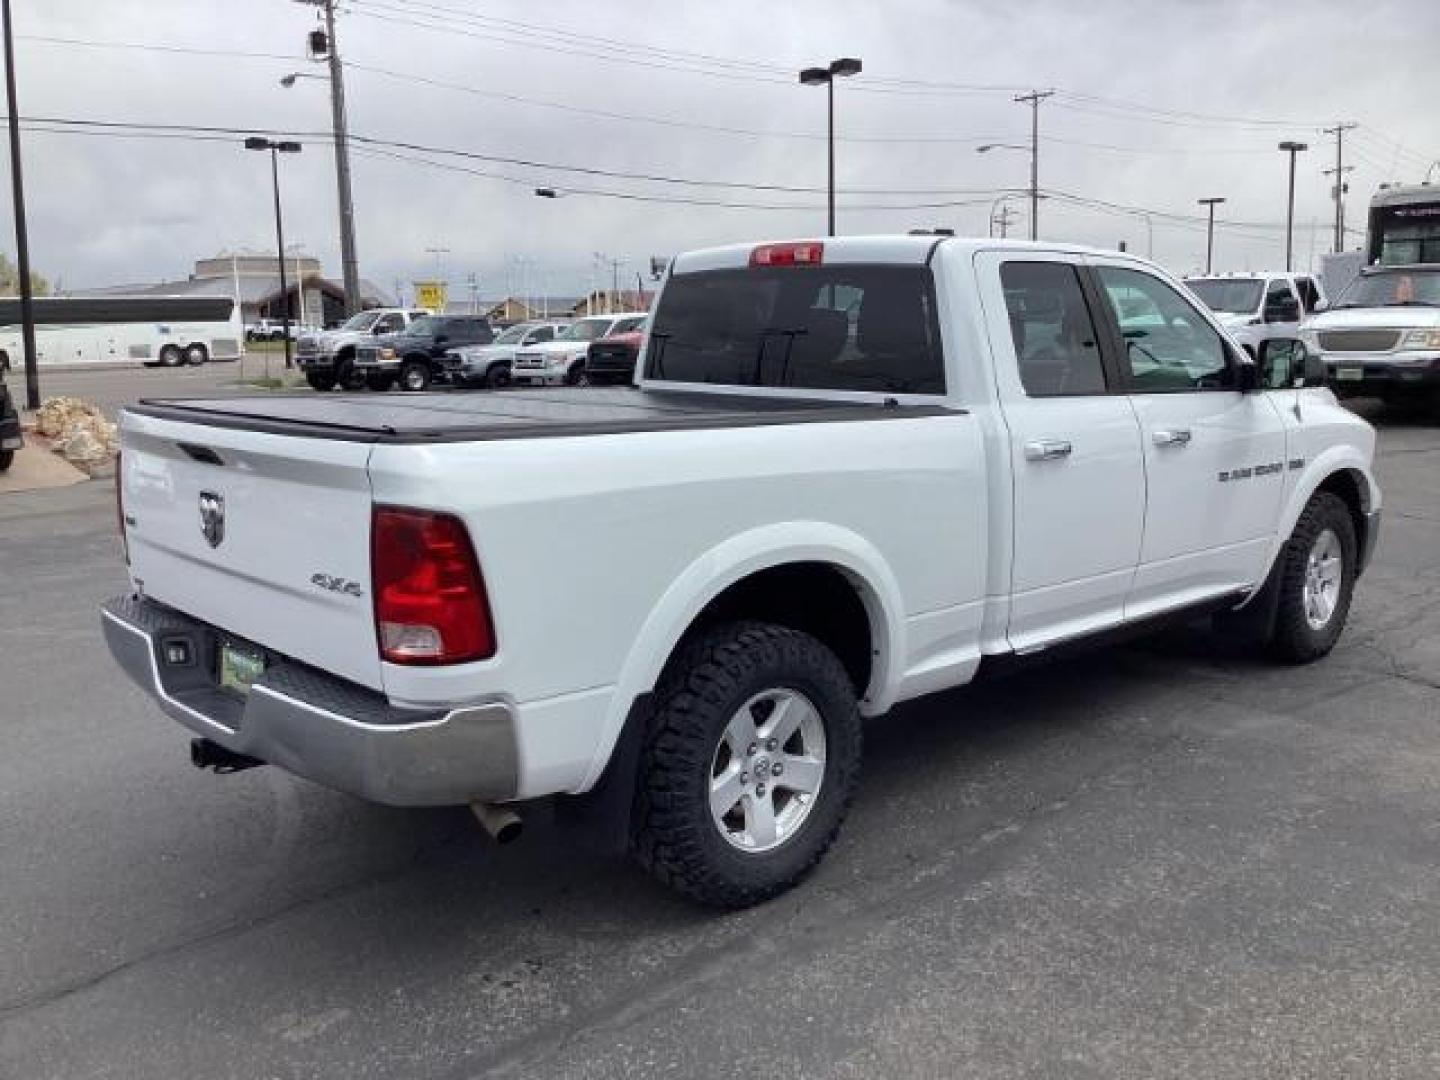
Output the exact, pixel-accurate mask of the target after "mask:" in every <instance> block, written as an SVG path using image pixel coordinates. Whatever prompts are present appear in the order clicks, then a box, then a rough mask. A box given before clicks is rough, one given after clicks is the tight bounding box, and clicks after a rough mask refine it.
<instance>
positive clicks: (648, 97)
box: [0, 0, 1440, 297]
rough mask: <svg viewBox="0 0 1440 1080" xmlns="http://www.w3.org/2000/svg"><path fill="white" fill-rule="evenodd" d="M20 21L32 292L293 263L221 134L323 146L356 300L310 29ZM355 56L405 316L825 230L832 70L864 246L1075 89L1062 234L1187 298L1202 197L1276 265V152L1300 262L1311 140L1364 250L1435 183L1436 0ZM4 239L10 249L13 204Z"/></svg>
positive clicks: (1061, 5) (566, 17) (772, 4)
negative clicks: (198, 262) (1291, 158)
mask: <svg viewBox="0 0 1440 1080" xmlns="http://www.w3.org/2000/svg"><path fill="white" fill-rule="evenodd" d="M15 7H16V15H15V21H16V33H17V35H18V36H19V40H18V41H17V54H18V55H17V70H18V74H19V81H20V94H21V101H20V113H21V115H22V116H24V117H27V118H36V119H35V120H33V121H31V122H30V123H29V124H28V130H26V132H25V133H24V136H23V138H24V147H25V151H24V152H25V167H26V176H27V187H28V199H29V217H30V228H31V245H32V260H33V262H34V264H35V267H36V269H38V270H39V271H40V272H42V273H44V274H46V275H48V276H49V277H51V278H52V279H55V278H60V279H61V280H62V281H63V283H64V284H65V285H67V286H73V287H82V286H95V285H106V284H115V283H121V282H136V281H154V280H160V279H162V278H173V277H183V276H184V275H185V274H186V273H188V272H189V270H190V268H191V264H192V263H193V261H194V259H196V258H197V257H204V256H208V255H212V254H214V253H216V252H219V251H222V250H231V249H237V248H239V249H245V248H249V249H255V250H261V251H264V250H270V249H272V248H273V244H274V240H273V236H274V233H273V219H272V217H271V202H270V198H271V195H270V184H269V175H268V168H267V162H266V161H265V159H264V158H262V157H261V156H260V155H258V154H247V153H246V152H244V151H243V150H242V149H241V148H240V146H239V135H238V134H235V135H231V134H227V133H225V132H224V131H219V132H213V131H212V132H210V133H208V137H206V138H197V137H195V136H196V135H197V134H204V133H199V132H196V131H195V130H194V129H197V128H212V129H214V128H218V129H237V130H238V129H244V130H247V131H251V130H253V131H255V132H262V133H264V132H286V133H289V132H300V133H307V134H306V135H302V139H303V140H304V141H306V146H305V149H304V151H303V153H301V154H300V155H299V156H298V157H293V158H289V159H286V160H284V161H282V166H283V175H282V186H283V189H284V200H285V211H286V221H287V239H293V240H297V241H300V242H302V243H303V244H304V245H305V247H306V249H307V250H309V251H312V252H315V253H317V254H318V255H319V256H320V257H321V258H322V260H323V261H324V264H325V267H326V269H327V271H328V272H331V273H332V274H334V275H335V276H337V277H338V275H339V257H338V240H337V228H336V211H335V181H334V163H333V156H332V153H331V150H330V147H329V146H328V144H327V143H326V142H325V141H324V140H323V137H322V133H324V132H326V131H328V128H329V100H328V95H327V92H326V85H325V83H324V82H323V81H320V80H308V79H307V80H301V81H299V82H298V83H297V84H296V85H295V86H294V87H293V88H291V89H288V90H287V89H283V88H282V87H281V86H280V85H279V79H280V77H281V76H283V75H285V74H286V73H287V72H291V71H303V72H310V73H315V74H320V73H322V72H323V70H324V69H323V67H322V66H319V65H314V64H311V63H309V62H308V61H306V60H305V58H304V47H303V46H304V37H305V34H306V32H307V31H309V30H311V29H312V28H314V27H315V26H316V21H315V17H316V15H315V9H314V8H313V7H311V6H309V5H307V4H304V3H297V2H295V0H244V2H243V3H240V2H236V0H65V2H64V3H44V4H40V3H25V2H20V3H17V4H16V5H15ZM1362 16H1363V21H1362ZM339 37H340V46H341V52H342V54H343V55H344V57H345V59H346V61H347V64H348V65H350V66H349V68H348V74H347V84H346V85H347V94H348V97H349V115H350V124H351V132H352V134H353V135H355V136H358V137H361V138H363V139H365V140H370V141H368V142H365V143H363V144H359V143H357V146H356V153H355V155H354V172H355V204H356V214H357V232H358V247H359V254H360V261H361V271H362V273H363V274H364V275H365V276H367V277H370V278H372V279H374V280H375V281H377V282H380V283H381V284H383V285H384V286H385V287H387V288H389V289H392V290H393V288H394V283H395V282H396V281H397V280H399V281H405V282H409V281H412V280H414V279H416V278H418V277H428V276H430V275H431V274H432V273H433V272H434V271H435V269H436V267H437V263H438V265H439V268H440V270H441V272H442V273H443V275H444V276H445V277H447V278H449V279H450V280H451V282H452V283H453V285H452V287H453V288H454V289H455V290H456V291H458V292H460V293H462V294H463V293H464V285H463V283H464V282H465V281H466V280H467V279H468V278H469V276H470V275H471V274H474V275H477V276H478V279H479V281H480V282H481V285H480V291H481V292H482V294H484V295H485V296H487V297H488V296H494V295H498V294H501V293H504V292H506V291H507V288H508V290H510V291H519V290H520V288H521V287H522V273H523V274H524V276H525V278H526V279H528V280H526V281H525V287H526V288H528V289H529V290H530V291H532V292H533V291H536V290H538V289H539V288H540V287H541V286H542V285H544V286H548V288H549V289H550V291H552V292H555V293H567V292H580V291H582V290H583V289H584V288H585V286H586V285H587V283H588V282H589V280H590V278H591V275H592V273H594V271H593V266H594V264H595V262H596V259H595V253H603V254H604V255H605V256H606V257H608V258H611V259H620V260H623V271H622V273H623V274H624V277H625V280H626V281H627V282H630V283H633V281H634V275H635V273H636V272H637V271H641V270H644V269H645V268H646V265H647V260H648V257H649V256H651V255H652V254H667V253H672V252H674V251H677V250H681V249H684V248H687V247H694V246H699V245H706V244H712V243H717V242H726V241H732V240H743V239H755V238H761V237H782V236H813V235H817V234H819V233H821V232H822V231H823V229H824V195H823V188H824V183H825V158H824V140H823V135H824V130H825V128H824V123H825V111H824V105H825V102H824V91H823V89H815V88H809V87H804V86H800V85H798V83H797V82H796V79H795V72H796V71H797V70H798V69H799V68H800V67H802V66H808V65H811V64H815V63H824V62H827V61H829V60H830V59H831V58H833V57H839V56H858V57H860V58H861V59H862V60H863V62H864V71H863V73H862V74H860V75H859V76H857V77H855V78H853V79H850V80H847V81H845V82H843V83H841V84H840V85H839V87H838V91H837V114H838V124H837V127H838V132H839V134H840V136H841V138H842V139H843V140H844V141H842V142H840V143H839V144H838V158H839V166H838V172H839V186H840V188H841V191H842V194H841V197H840V202H841V210H840V231H842V232H885V231H894V230H904V229H907V228H910V227H914V226H918V225H946V226H952V227H954V228H956V229H957V231H960V232H964V233H969V234H976V233H978V234H981V235H983V234H984V233H985V232H986V231H987V227H988V225H987V223H988V220H989V218H990V215H991V212H992V207H993V204H994V200H995V199H996V197H997V196H998V195H1001V194H1003V193H1004V192H1005V190H1006V189H1020V188H1023V187H1024V186H1025V185H1026V184H1027V183H1028V175H1027V174H1028V158H1027V156H1026V154H1025V153H1023V152H1016V151H1010V150H1004V149H1001V150H996V151H993V152H991V153H987V154H983V155H982V154H977V153H976V150H975V147H976V146H977V145H979V144H982V143H985V142H992V141H1000V142H1015V143H1020V142H1024V141H1025V140H1027V139H1028V136H1029V112H1028V108H1027V107H1026V106H1023V105H1019V104H1016V103H1014V102H1013V100H1012V99H1013V97H1014V95H1015V94H1016V93H1018V92H1022V91H1024V90H1026V89H1029V88H1032V87H1035V88H1044V89H1050V88H1053V89H1055V90H1056V91H1057V93H1056V95H1055V96H1054V97H1053V98H1051V99H1049V100H1048V101H1046V103H1045V104H1044V105H1043V106H1042V110H1041V133H1042V134H1041V177H1040V182H1041V186H1042V188H1044V189H1045V190H1047V191H1049V192H1051V193H1052V195H1051V197H1050V198H1048V199H1046V200H1045V201H1044V202H1043V203H1042V204H1041V212H1040V229H1041V235H1042V236H1044V237H1052V238H1063V239H1067V240H1079V241H1084V242H1089V243H1096V244H1103V245H1106V246H1113V245H1115V244H1116V242H1118V241H1120V240H1122V239H1123V240H1126V241H1128V243H1129V245H1130V247H1131V250H1133V251H1138V252H1141V253H1144V252H1145V251H1146V250H1147V249H1151V250H1153V254H1154V256H1155V257H1156V258H1157V259H1158V260H1160V261H1162V262H1164V263H1165V264H1167V265H1169V266H1170V267H1171V268H1172V269H1175V270H1177V271H1181V272H1185V271H1189V270H1192V269H1194V268H1195V267H1196V266H1197V265H1198V264H1199V263H1201V262H1203V258H1204V241H1205V235H1204V228H1203V225H1202V224H1200V223H1199V218H1198V214H1199V211H1200V208H1199V207H1197V206H1196V205H1195V200H1196V199H1198V198H1200V197H1202V196H1212V195H1218V196H1224V197H1226V198H1227V199H1228V200H1229V201H1228V202H1227V203H1226V205H1225V206H1224V207H1222V208H1221V215H1220V218H1221V221H1222V226H1221V228H1220V229H1219V230H1218V232H1217V237H1216V246H1217V264H1218V266H1219V267H1221V268H1228V269H1243V268H1246V267H1251V268H1259V267H1268V266H1274V265H1277V264H1278V263H1280V262H1281V260H1282V258H1283V228H1282V227H1283V222H1284V216H1285V160H1284V156H1283V155H1282V154H1280V153H1279V152H1278V151H1277V150H1276V149H1275V144H1276V142H1277V141H1278V140H1280V139H1298V140H1301V141H1304V142H1308V143H1309V144H1310V145H1311V148H1312V149H1311V151H1310V152H1309V153H1308V154H1305V155H1302V157H1301V160H1300V168H1299V173H1298V181H1297V210H1296V220H1297V237H1296V251H1297V261H1299V262H1301V263H1306V262H1308V261H1309V260H1310V259H1311V257H1312V254H1314V253H1318V252H1321V251H1325V250H1327V249H1328V246H1329V244H1330V242H1331V221H1332V213H1333V210H1332V204H1331V202H1330V200H1329V184H1330V180H1329V179H1328V178H1326V177H1325V176H1322V175H1321V173H1320V170H1321V169H1322V168H1327V167H1331V166H1333V164H1334V142H1333V139H1332V138H1331V137H1330V136H1327V135H1324V134H1322V132H1321V129H1322V128H1324V127H1327V126H1330V125H1332V124H1333V123H1335V122H1336V121H1342V120H1343V121H1353V122H1356V123H1358V124H1359V125H1360V126H1359V127H1358V128H1356V129H1355V130H1354V131H1353V132H1351V133H1349V134H1348V135H1347V151H1348V152H1347V159H1348V161H1347V163H1348V164H1353V165H1354V166H1355V171H1354V172H1353V173H1351V174H1349V176H1348V180H1349V182H1350V186H1351V191H1352V194H1351V197H1350V202H1349V205H1350V222H1351V224H1352V225H1355V226H1357V227H1361V228H1363V224H1364V205H1365V202H1366V200H1368V198H1369V196H1370V194H1371V193H1373V191H1374V190H1375V188H1376V186H1377V185H1378V184H1379V183H1381V182H1382V181H1385V180H1401V181H1406V182H1414V181H1418V180H1419V179H1420V178H1421V177H1422V176H1423V175H1424V173H1425V170H1426V166H1427V164H1428V163H1429V162H1430V161H1431V160H1433V159H1434V158H1436V157H1437V156H1440V112H1437V110H1436V109H1435V108H1434V105H1433V92H1432V91H1433V83H1434V79H1435V66H1434V48H1435V45H1436V42H1437V41H1440V3H1433V2H1428V0H1427V2H1423V3H1421V2H1414V0H1367V2H1366V3H1364V4H1361V3H1358V2H1357V0H1306V2H1304V3H1291V4H1274V3H1271V2H1250V0H1084V2H1072V0H1005V2H990V0H886V2H885V3H875V2H873V0H726V2H724V3H718V2H714V0H707V2H704V3H701V2H697V0H625V2H623V3H622V2H619V0H612V2H611V3H608V4H607V3H596V2H595V0H588V2H584V3H581V2H578V0H549V2H547V3H543V4H537V3H534V2H533V0H345V4H344V9H343V12H342V14H341V17H340V24H339ZM39 118H48V119H49V120H52V121H55V120H58V121H64V122H65V123H64V124H61V125H58V126H57V125H56V124H54V123H49V124H44V123H40V122H38V120H39ZM76 121H103V122H115V123H119V122H124V123H141V124H147V125H178V126H181V127H184V128H187V129H190V130H189V131H188V133H187V132H182V131H178V130H171V131H167V132H161V131H151V132H150V133H149V136H148V137H138V136H136V135H134V134H125V132H126V131H127V130H133V129H114V128H110V129H104V130H107V131H108V132H109V133H108V134H103V135H102V134H95V133H94V132H96V131H98V130H101V129H97V128H89V129H87V130H88V131H90V132H91V133H90V134H81V133H77V131H76V125H75V123H74V122H76ZM310 133H314V136H313V137H312V136H311V135H310ZM161 135H165V136H167V137H159V136H161ZM182 136H183V137H182ZM397 144H404V145H397ZM441 151H446V153H442V152H441ZM504 159H508V160H504ZM521 162H524V163H528V164H520V163H521ZM586 170H590V171H586ZM1436 172H1437V174H1440V167H1437V170H1436ZM606 174H609V175H606ZM616 174H620V175H616ZM641 176H644V177H651V178H655V179H640V178H639V177H641ZM677 181H678V182H677ZM536 186H546V187H552V188H555V189H558V190H559V191H560V192H561V193H562V197H561V198H559V199H555V200H546V199H539V198H536V197H535V196H534V194H533V189H534V188H535V187H536ZM618 196H624V197H623V198H622V197H618ZM1011 205H1012V206H1013V207H1014V208H1015V210H1016V211H1017V212H1019V211H1022V210H1024V209H1025V202H1024V200H1023V199H1020V198H1014V199H1013V200H1012V202H1011ZM1141 211H1145V212H1148V213H1146V214H1142V213H1141ZM3 216H4V218H5V221H4V229H5V234H4V237H3V239H0V247H3V248H6V249H9V248H10V247H11V246H12V242H13V232H12V231H11V222H10V215H9V208H8V201H7V203H6V207H5V209H4V211H3ZM1012 228H1013V229H1014V230H1016V231H1019V232H1023V231H1024V230H1025V229H1026V228H1027V225H1026V224H1025V219H1024V218H1023V217H1021V218H1020V219H1019V220H1018V221H1017V222H1016V223H1015V224H1014V225H1013V226H1012ZM1351 241H1352V243H1353V242H1357V241H1358V236H1353V237H1351ZM434 248H446V249H448V253H444V254H441V255H438V256H437V255H435V254H431V253H427V249H434ZM606 273H607V275H608V271H606Z"/></svg>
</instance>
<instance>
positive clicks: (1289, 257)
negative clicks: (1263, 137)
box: [1278, 139, 1310, 271]
mask: <svg viewBox="0 0 1440 1080" xmlns="http://www.w3.org/2000/svg"><path fill="white" fill-rule="evenodd" d="M1278 149H1279V150H1280V151H1281V152H1282V153H1285V154H1289V155H1290V193H1289V197H1288V198H1287V199H1286V202H1285V269H1286V270H1287V271H1288V270H1290V269H1291V264H1292V263H1293V262H1294V253H1295V155H1296V154H1299V153H1301V152H1302V151H1305V150H1309V149H1310V147H1309V145H1308V144H1306V143H1303V142H1295V141H1294V140H1293V139H1286V140H1285V141H1284V142H1282V143H1280V144H1279V147H1278Z"/></svg>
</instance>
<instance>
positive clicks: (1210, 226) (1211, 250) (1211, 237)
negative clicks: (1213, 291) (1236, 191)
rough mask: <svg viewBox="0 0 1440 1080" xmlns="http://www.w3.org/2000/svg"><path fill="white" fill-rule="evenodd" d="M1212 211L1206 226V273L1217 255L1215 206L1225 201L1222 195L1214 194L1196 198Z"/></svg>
mask: <svg viewBox="0 0 1440 1080" xmlns="http://www.w3.org/2000/svg"><path fill="white" fill-rule="evenodd" d="M1196 201H1197V202H1199V204H1200V205H1201V206H1203V207H1205V208H1206V209H1207V210H1209V211H1210V220H1209V222H1208V223H1207V224H1206V226H1205V273H1207V274H1208V273H1210V269H1211V265H1212V263H1213V261H1214V257H1215V207H1217V206H1219V205H1220V204H1221V203H1223V202H1224V201H1225V199H1224V198H1223V197H1222V196H1219V195H1212V196H1210V198H1208V199H1198V200H1196Z"/></svg>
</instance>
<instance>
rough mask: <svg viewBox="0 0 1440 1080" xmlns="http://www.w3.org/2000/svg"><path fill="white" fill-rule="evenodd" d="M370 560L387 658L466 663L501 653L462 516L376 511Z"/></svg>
mask: <svg viewBox="0 0 1440 1080" xmlns="http://www.w3.org/2000/svg"><path fill="white" fill-rule="evenodd" d="M370 560H371V568H370V569H371V577H372V582H373V587H374V593H375V630H376V633H377V634H378V635H379V639H380V655H381V656H382V657H384V658H385V659H386V660H389V661H390V662H391V663H392V664H461V663H465V662H466V661H470V660H484V659H485V658H487V657H490V656H494V655H495V628H494V626H493V624H492V623H491V620H490V601H489V600H488V599H487V597H486V595H485V582H484V579H483V578H481V576H480V565H479V563H477V562H476V561H475V550H474V548H472V547H471V546H470V535H469V534H468V533H467V532H466V531H465V526H464V524H462V523H461V521H460V519H459V518H456V517H452V516H451V515H450V514H437V513H432V512H430V511H427V510H397V509H391V508H388V507H377V508H376V509H375V516H374V520H373V523H372V526H371V533H370Z"/></svg>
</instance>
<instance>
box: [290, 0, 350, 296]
mask: <svg viewBox="0 0 1440 1080" xmlns="http://www.w3.org/2000/svg"><path fill="white" fill-rule="evenodd" d="M296 2H297V3H301V4H309V5H310V6H312V7H317V8H319V9H320V15H321V18H323V19H324V21H325V29H324V30H312V31H311V32H310V34H309V35H308V38H307V41H308V43H309V52H310V56H311V58H312V59H314V60H317V61H318V60H325V61H327V62H328V63H329V65H330V126H331V130H332V133H333V138H334V142H335V187H336V190H337V193H338V195H339V200H338V201H339V205H340V267H341V271H342V276H343V278H344V281H345V314H346V315H347V316H350V315H354V314H355V313H356V312H357V311H359V310H360V262H359V256H358V255H356V253H355V202H354V198H353V196H352V194H351V190H350V132H349V121H348V120H347V119H346V115H345V69H344V66H343V65H342V64H341V62H340V45H339V42H338V41H337V40H336V37H335V0H296ZM299 77H302V76H301V73H300V72H295V73H293V76H286V77H285V78H284V79H281V80H280V84H281V85H282V86H287V87H289V86H294V85H295V79H296V78H299Z"/></svg>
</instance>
